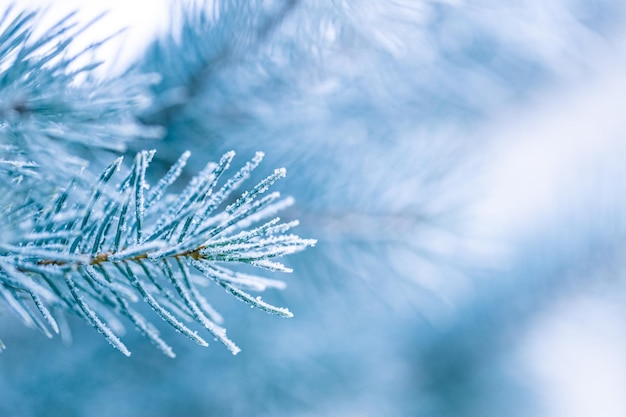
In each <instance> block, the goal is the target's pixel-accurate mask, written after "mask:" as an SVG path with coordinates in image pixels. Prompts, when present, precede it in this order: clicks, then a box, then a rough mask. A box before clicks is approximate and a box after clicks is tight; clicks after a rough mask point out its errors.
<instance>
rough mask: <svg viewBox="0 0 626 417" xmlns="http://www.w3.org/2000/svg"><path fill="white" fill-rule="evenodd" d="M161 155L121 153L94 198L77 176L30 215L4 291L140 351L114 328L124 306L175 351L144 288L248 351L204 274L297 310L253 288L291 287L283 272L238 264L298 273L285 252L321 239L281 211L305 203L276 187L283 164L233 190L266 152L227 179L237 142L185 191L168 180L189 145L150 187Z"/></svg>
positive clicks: (47, 322) (168, 314)
mask: <svg viewBox="0 0 626 417" xmlns="http://www.w3.org/2000/svg"><path fill="white" fill-rule="evenodd" d="M153 156H154V152H145V151H144V152H140V153H139V154H137V156H136V158H135V161H134V164H133V165H132V166H131V168H130V169H129V170H128V172H126V173H125V175H123V176H121V174H120V171H121V165H122V159H121V158H119V159H117V160H116V161H115V162H114V163H112V164H111V165H110V166H108V167H107V168H106V169H105V170H104V171H103V172H102V173H101V175H100V177H99V178H98V181H97V182H96V184H95V185H94V186H93V187H92V190H91V192H90V194H89V195H88V197H87V198H83V199H81V198H79V195H78V194H79V193H77V192H75V191H76V190H74V189H73V185H72V184H70V185H69V186H68V187H67V188H66V189H65V190H63V191H60V192H59V193H58V195H57V196H56V197H55V198H54V199H53V201H52V202H51V203H50V204H49V205H48V207H46V208H45V209H42V210H41V211H39V212H38V213H37V215H36V216H34V217H33V218H32V219H31V220H30V221H29V222H24V223H23V224H22V228H23V229H24V234H23V235H21V236H20V237H19V238H16V239H15V240H14V241H11V242H7V243H2V244H0V295H1V296H2V297H3V298H4V299H5V301H6V303H7V304H8V305H9V307H10V308H11V310H12V311H14V312H15V313H16V314H17V315H18V316H20V317H21V318H22V320H23V321H24V322H25V323H26V324H27V325H29V326H36V327H39V328H40V329H41V330H42V331H44V332H45V333H46V334H47V335H50V336H51V335H52V333H58V332H59V326H58V324H57V321H56V319H55V315H56V314H59V312H60V311H63V310H68V311H71V312H73V313H75V314H78V315H79V316H81V317H83V318H84V319H85V320H86V321H87V322H88V323H90V324H91V325H92V326H93V327H95V328H96V329H97V330H98V331H99V332H100V333H102V334H103V335H104V336H105V338H106V339H107V340H108V341H109V343H110V344H111V345H113V346H114V347H115V348H117V349H118V350H120V351H121V352H122V353H123V354H125V355H130V351H129V350H128V349H127V348H126V346H125V345H124V344H123V342H122V341H121V340H120V339H119V337H118V336H117V334H116V332H115V331H114V330H115V328H116V327H119V324H118V322H117V317H124V318H125V319H127V320H129V321H130V322H131V323H133V324H134V325H135V327H136V328H137V329H138V331H139V332H140V333H142V334H143V335H144V336H146V337H147V338H149V339H150V340H151V341H152V343H153V344H154V345H155V346H156V347H157V348H159V349H160V350H161V351H162V352H163V353H164V354H166V355H168V356H172V357H173V356H174V353H173V351H172V349H171V348H170V347H169V346H168V345H167V343H166V342H165V341H163V339H162V338H161V337H160V335H159V332H158V331H157V329H156V327H155V326H154V325H153V324H152V323H150V322H149V321H148V319H146V318H145V317H144V316H142V315H141V314H140V313H138V312H137V311H136V310H135V309H133V308H132V305H133V304H134V303H136V302H137V301H138V300H139V299H140V298H142V299H143V300H144V301H145V302H146V303H147V304H148V305H149V306H150V307H151V308H152V309H153V310H154V312H155V313H156V314H157V315H158V316H160V317H161V318H162V319H163V320H164V321H166V322H167V323H168V324H170V325H171V326H172V327H174V328H175V329H176V330H177V331H179V332H180V333H183V334H184V335H186V336H187V337H189V338H190V339H192V340H193V341H195V342H196V343H198V344H200V345H202V346H207V345H208V343H207V342H206V340H205V339H204V338H203V337H202V336H200V335H199V334H198V333H197V332H196V331H194V330H192V329H191V328H190V327H189V324H187V323H188V322H189V321H190V320H193V321H195V322H196V323H198V324H200V325H201V326H202V327H204V328H205V329H206V330H207V331H208V333H209V334H211V335H212V336H213V337H214V338H216V339H217V340H219V341H220V342H221V343H223V344H224V345H225V346H226V347H227V348H228V349H229V350H230V351H231V352H232V353H233V354H236V353H238V352H239V348H238V347H237V346H236V345H235V344H234V343H233V342H232V341H231V340H230V339H229V338H228V337H227V336H226V331H225V329H224V328H223V327H222V326H221V323H222V321H223V320H222V318H221V316H220V315H219V314H218V313H217V312H216V311H215V310H214V309H213V308H212V307H211V306H210V304H209V303H208V302H207V301H206V300H205V299H204V298H203V296H202V294H201V293H200V291H199V290H198V288H197V285H198V284H206V283H207V282H215V283H216V284H217V285H219V286H221V287H222V288H224V289H225V290H226V291H227V292H228V293H230V294H232V295H233V296H235V297H236V298H237V299H239V300H241V301H243V302H245V303H247V304H250V305H251V306H253V307H257V308H259V309H261V310H263V311H265V312H268V313H271V314H277V315H280V316H283V317H291V316H292V313H291V312H290V311H289V310H288V309H286V308H281V307H276V306H273V305H271V304H269V303H266V302H265V301H263V300H262V299H261V298H260V297H258V296H257V297H254V296H252V295H251V294H250V293H249V291H263V290H265V289H268V288H283V287H284V284H283V283H282V282H280V281H275V280H272V279H267V278H264V277H261V276H256V275H250V274H244V273H241V272H237V271H235V270H234V268H235V267H236V264H247V265H251V266H254V267H258V268H263V269H267V270H270V271H282V272H290V271H291V270H290V269H289V268H287V267H286V266H284V265H283V264H281V263H279V262H277V261H276V259H278V258H281V257H283V256H285V255H289V254H292V253H296V252H299V251H301V250H303V249H305V248H306V247H309V246H313V245H314V244H315V241H314V240H311V239H302V238H300V237H298V236H296V235H292V234H286V232H287V231H289V230H290V229H291V228H292V227H294V226H296V225H297V222H288V223H281V222H280V219H279V218H278V217H275V215H276V213H277V212H278V211H279V210H281V209H283V208H285V207H286V206H289V205H291V204H292V203H293V200H292V199H290V198H285V199H281V198H280V194H279V193H278V192H273V193H267V191H268V189H269V188H270V187H271V186H272V185H273V184H274V182H276V181H277V180H278V179H280V178H282V177H284V175H285V170H284V169H278V170H275V171H274V173H273V174H271V175H270V176H268V177H267V178H266V179H264V180H263V181H261V182H259V183H258V184H257V185H256V186H254V187H252V188H251V189H249V190H248V191H245V192H243V193H241V194H240V195H239V197H238V198H236V199H234V201H233V197H234V193H235V192H236V191H237V189H238V188H239V187H240V186H241V185H242V183H243V182H244V181H245V180H246V179H248V178H249V176H250V174H251V172H252V170H254V169H255V168H256V167H257V166H258V164H259V163H260V162H261V159H262V157H263V154H262V153H257V155H256V156H255V157H254V158H253V159H252V160H251V161H250V162H248V163H247V164H245V165H244V166H243V167H242V168H241V169H240V170H239V171H237V172H236V173H235V174H234V175H233V176H232V177H231V178H230V179H228V180H227V181H223V180H221V178H222V176H223V174H224V172H225V171H226V170H227V169H228V168H229V166H230V163H231V161H232V159H233V157H234V152H229V153H227V154H226V155H224V156H223V157H222V158H221V160H220V161H219V162H218V163H209V164H207V165H206V167H205V168H204V169H203V170H202V171H201V172H200V173H199V174H198V175H197V176H196V177H194V178H193V179H192V180H191V181H190V182H189V184H188V185H187V186H186V188H185V189H184V190H183V191H182V192H180V193H178V194H168V193H166V191H167V189H168V187H169V186H170V185H172V183H174V181H175V180H176V179H177V178H178V176H179V175H180V174H181V172H182V169H183V167H184V165H185V163H186V161H187V158H188V157H189V154H188V153H185V154H183V155H182V156H181V158H180V159H179V160H178V162H177V163H176V164H174V165H173V166H172V167H171V169H170V170H169V172H167V173H166V174H165V176H163V178H161V179H160V180H159V181H158V182H157V183H156V184H155V185H154V186H153V187H150V186H149V185H148V183H147V182H146V179H145V178H146V170H147V168H148V165H149V164H150V161H151V159H152V158H153ZM115 179H117V181H118V182H117V183H115ZM219 184H221V185H219ZM227 201H233V202H232V203H230V204H226V203H227ZM267 219H270V220H267ZM254 224H259V225H258V226H256V227H252V226H253V225H254ZM32 305H34V306H35V309H36V310H37V311H33V308H31V306H32ZM112 312H113V313H115V314H114V316H113V317H112V314H111V313H112Z"/></svg>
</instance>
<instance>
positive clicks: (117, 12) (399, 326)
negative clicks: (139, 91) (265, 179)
mask: <svg viewBox="0 0 626 417" xmlns="http://www.w3.org/2000/svg"><path fill="white" fill-rule="evenodd" d="M229 3H230V4H231V5H232V7H231V8H224V9H222V10H221V11H220V12H219V13H215V11H214V9H213V8H212V5H211V2H198V3H197V4H192V3H191V2H189V3H185V5H181V4H180V3H179V2H174V1H166V0H161V1H135V2H128V1H126V2H122V1H109V2H107V4H105V5H95V4H92V3H86V2H80V1H63V2H60V1H58V2H46V1H43V0H40V1H37V0H30V1H23V0H22V1H20V2H19V5H20V6H22V5H31V6H34V7H41V6H45V7H47V9H46V10H45V12H44V13H43V14H42V15H41V20H42V23H41V25H42V27H45V25H46V21H50V22H52V21H54V20H57V19H58V18H59V17H60V16H62V15H64V14H65V13H67V12H69V11H71V10H73V9H79V10H80V14H79V19H81V20H82V19H84V20H85V21H87V20H88V19H90V18H91V17H93V16H94V15H96V14H98V13H100V12H101V11H102V10H104V9H108V10H109V14H108V15H107V16H105V17H104V18H103V19H102V20H101V21H100V22H99V23H98V24H96V25H95V26H94V27H93V28H92V29H91V30H90V31H88V32H87V33H85V34H84V35H83V37H82V38H81V39H77V44H76V48H79V47H80V46H81V45H87V44H89V43H90V42H93V41H94V40H95V39H99V38H101V37H102V36H106V35H107V34H110V33H112V32H115V31H116V30H118V29H119V28H121V27H127V28H128V29H127V31H126V32H124V33H123V34H122V35H121V36H119V37H117V38H115V39H113V40H111V41H110V42H109V43H108V44H106V45H105V46H104V47H102V48H101V49H100V50H99V51H98V53H97V58H98V59H102V60H104V61H105V63H104V64H103V66H102V67H101V68H100V69H99V70H98V71H99V73H100V74H101V76H103V77H107V76H111V75H112V74H119V73H121V72H123V71H126V70H127V69H128V68H129V67H132V70H133V71H140V72H150V73H152V72H153V73H157V74H159V75H160V77H161V80H162V81H161V82H160V83H158V84H156V85H155V86H154V91H153V93H154V95H155V99H154V103H153V107H152V109H151V110H150V111H148V112H147V113H146V114H142V115H140V116H141V120H142V121H143V122H145V123H146V124H149V125H153V124H157V125H160V126H163V127H164V128H165V129H166V131H167V134H166V137H165V138H164V139H163V140H161V141H155V142H149V143H146V142H140V143H137V144H135V145H133V146H135V147H136V148H137V149H139V148H146V147H150V148H153V147H154V148H156V149H157V150H158V154H157V158H158V162H159V163H160V164H162V166H163V167H165V166H166V165H167V164H169V163H171V162H172V161H174V160H175V159H176V158H177V157H178V155H179V154H180V153H181V152H183V151H184V150H186V149H189V150H191V151H192V153H193V159H192V163H191V168H190V171H189V173H190V174H191V173H193V170H194V168H195V169H197V168H199V167H201V166H203V165H204V163H205V162H206V160H215V159H217V158H219V156H220V155H221V154H222V153H223V152H225V151H227V150H230V149H234V150H235V151H236V152H237V153H238V155H239V157H238V159H239V160H240V161H243V160H245V158H247V157H249V156H250V155H252V153H253V152H254V151H255V150H263V151H265V153H266V155H267V157H266V160H265V162H264V163H263V168H262V169H261V171H263V170H265V171H263V173H267V172H271V170H272V169H273V168H275V167H278V166H285V167H286V168H287V170H288V178H287V180H285V181H283V182H282V184H281V185H280V187H281V191H282V192H283V193H284V194H289V195H293V196H294V197H295V198H296V205H295V206H294V207H293V208H292V209H290V211H289V212H287V213H286V214H285V215H286V216H287V217H293V218H298V219H300V220H301V223H302V224H301V226H300V227H299V230H298V233H299V234H300V235H302V236H306V237H314V238H316V239H318V240H319V243H318V245H317V247H315V248H313V249H311V250H307V251H305V252H304V253H301V254H298V255H296V256H294V257H292V259H290V260H288V262H289V263H290V265H291V266H293V267H294V269H295V272H294V273H293V274H291V275H289V276H285V277H280V278H281V279H283V278H284V280H285V281H286V282H287V288H286V289H285V290H284V291H280V292H276V293H272V294H268V295H266V296H265V295H264V298H268V299H271V300H272V301H273V302H275V303H277V304H279V305H286V306H288V307H289V309H290V310H291V311H293V312H294V314H295V317H294V318H293V319H288V320H283V319H278V318H276V317H271V316H265V315H263V314H262V313H261V312H259V311H256V310H251V309H249V308H246V307H245V306H244V305H242V304H241V303H239V302H237V301H236V300H235V301H233V300H231V299H230V298H229V297H228V296H226V294H224V293H223V291H218V290H217V289H215V288H213V289H212V288H207V297H208V298H210V299H211V301H212V303H213V304H214V305H216V307H218V310H219V311H220V312H221V313H222V314H223V315H224V316H225V318H226V327H227V328H228V331H229V335H230V336H231V338H232V339H233V340H235V341H236V342H237V343H238V345H239V346H240V347H241V348H242V350H243V351H242V353H240V354H239V355H238V356H232V355H231V354H230V353H229V352H228V351H227V350H226V349H224V348H223V347H222V346H218V344H217V343H215V344H212V345H211V346H210V348H209V349H203V348H200V347H197V346H195V345H193V344H191V343H189V342H188V341H187V340H184V339H183V338H181V337H178V335H176V334H174V332H173V331H169V330H168V329H164V330H163V333H164V336H165V337H167V338H168V340H169V341H170V342H171V343H172V344H173V347H174V349H175V351H176V352H177V354H178V356H177V358H176V359H174V360H170V359H168V358H166V357H164V356H163V355H161V354H160V353H159V352H158V351H157V350H155V349H153V348H152V346H151V345H150V344H149V343H148V342H147V341H146V340H143V339H142V338H141V337H139V336H138V335H137V334H135V332H133V331H132V329H129V331H128V333H127V334H126V335H125V336H124V340H125V341H126V342H128V345H129V347H130V348H131V350H132V351H133V355H132V356H131V357H130V358H126V357H123V356H122V355H120V354H119V353H118V352H117V351H115V350H114V349H112V348H111V347H110V346H109V345H108V344H107V343H106V341H105V340H104V339H103V338H102V337H101V336H100V335H99V334H97V332H96V331H95V330H94V329H92V328H90V327H89V326H87V325H85V324H84V323H82V322H81V321H80V320H79V319H77V318H74V317H68V322H69V326H70V327H71V330H72V331H71V338H68V337H65V338H63V339H62V338H56V339H52V340H49V339H47V338H46V337H45V336H43V335H42V334H39V333H38V332H37V331H35V330H31V329H27V328H25V327H24V326H23V325H22V324H21V322H19V320H17V319H16V318H15V317H13V316H11V315H10V313H8V312H4V311H3V312H2V313H1V315H0V336H1V338H2V340H3V342H4V343H5V344H6V345H7V349H6V350H5V351H4V352H2V353H1V354H0V416H10V417H13V416H15V417H31V416H32V417H35V416H37V417H38V416H52V415H54V416H67V417H71V416H99V417H106V416H120V417H121V416H144V415H145V416H174V415H176V416H224V417H228V416H302V417H305V416H306V417H309V416H311V417H312V416H341V417H349V416H359V417H367V416H372V417H373V416H476V417H488V416H502V415H507V416H537V417H562V416H568V417H592V416H605V417H612V416H614V417H620V416H624V415H626V400H625V399H624V394H623V393H624V392H625V390H626V325H625V322H624V319H623V318H624V316H625V313H626V311H625V308H624V306H625V305H626V304H625V301H626V288H624V287H625V286H624V284H625V283H626V281H625V280H624V273H625V271H624V267H625V266H626V264H625V262H624V261H625V260H626V258H625V257H624V255H623V251H624V249H625V245H624V243H625V242H624V237H625V232H626V223H625V221H624V220H625V219H626V210H625V209H626V201H625V199H624V196H625V195H626V193H625V192H626V189H625V188H626V181H625V180H626V167H625V165H624V163H623V161H624V151H625V150H626V117H625V116H624V114H623V113H624V109H626V71H624V70H625V69H626V33H625V31H624V28H626V25H625V23H626V14H625V12H626V4H624V3H623V2H621V1H610V0H596V1H585V0H554V1H550V2H542V1H532V0H526V1H502V0H479V1H464V0H428V1H426V0H424V1H419V0H413V1H410V0H394V1H392V0H388V1H380V2H367V1H357V0H343V1H339V0H337V1H314V0H311V1H278V0H275V1H258V2H257V1H249V2H244V1H241V2H239V1H232V2H229ZM0 7H2V6H0ZM225 51H226V52H225ZM107 157H108V156H107V155H105V156H103V159H106V158H107ZM104 162H106V161H104ZM94 163H95V162H94ZM260 175H262V174H260Z"/></svg>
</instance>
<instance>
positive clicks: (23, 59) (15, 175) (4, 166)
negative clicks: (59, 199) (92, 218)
mask: <svg viewBox="0 0 626 417" xmlns="http://www.w3.org/2000/svg"><path fill="white" fill-rule="evenodd" d="M37 16H38V12H27V11H22V12H19V11H16V10H15V9H14V7H13V6H9V7H8V8H7V9H6V11H5V12H4V14H3V15H2V16H0V142H1V144H2V155H1V156H0V174H3V176H4V177H6V178H11V179H17V180H21V179H23V178H34V179H36V180H41V179H44V180H46V181H49V180H50V178H47V177H48V176H52V180H56V181H58V180H62V181H67V179H69V178H74V177H75V173H76V171H77V170H78V169H79V168H84V167H85V166H87V164H88V163H87V161H86V160H85V157H89V155H90V154H91V153H92V152H93V151H95V150H103V149H104V150H111V151H115V152H122V151H124V150H125V149H126V145H127V143H128V142H130V141H133V140H137V139H141V138H156V137H160V136H162V132H161V130H160V129H155V128H149V127H146V126H143V125H141V124H139V123H137V121H136V119H135V115H136V114H138V113H139V112H140V111H141V109H142V108H144V107H145V106H146V105H148V104H149V103H150V94H149V88H150V85H151V83H152V82H153V81H154V80H153V79H154V77H153V76H151V75H146V74H144V75H139V74H130V73H127V74H122V75H121V76H118V77H112V78H108V79H102V78H101V77H100V78H99V77H96V76H94V70H95V69H96V68H98V67H99V66H100V64H101V63H100V62H93V61H92V60H91V59H90V58H88V55H89V54H91V53H92V52H94V51H95V50H97V49H98V48H99V47H100V46H101V45H102V44H103V43H105V42H106V41H107V40H108V39H110V38H111V37H112V36H116V35H117V34H113V35H112V36H111V37H107V38H105V39H102V40H101V41H98V42H95V43H93V44H90V45H89V46H87V47H86V48H84V49H83V50H80V51H78V52H72V51H73V50H74V48H72V44H73V41H74V39H76V38H77V37H79V36H80V35H82V34H83V33H84V32H85V31H86V30H88V29H89V28H90V27H91V26H93V25H94V24H96V23H97V22H98V20H99V19H100V17H101V16H99V17H97V18H96V19H94V20H92V21H90V22H88V23H86V24H84V25H79V24H77V23H76V22H75V18H76V13H71V14H69V15H67V16H65V17H64V18H62V19H61V20H59V21H58V22H56V23H55V24H53V25H52V26H51V27H49V28H48V29H47V31H46V32H45V35H37V34H36V33H35V32H36V25H35V23H36V22H35V21H36V19H37ZM61 156H63V157H61ZM2 179H3V180H4V179H5V178H2Z"/></svg>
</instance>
